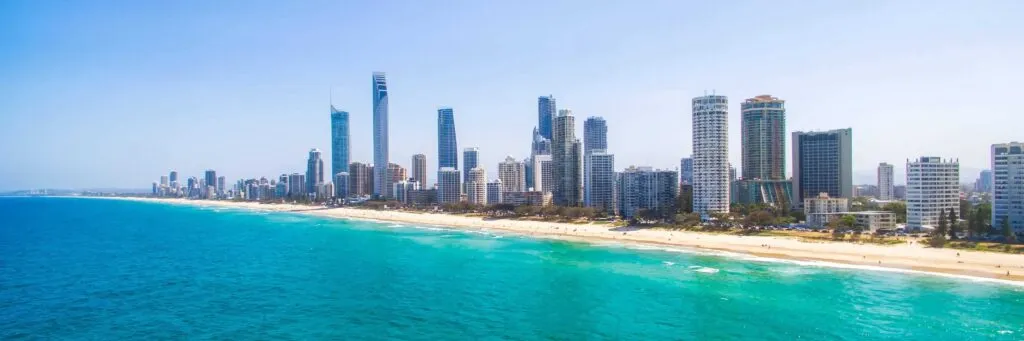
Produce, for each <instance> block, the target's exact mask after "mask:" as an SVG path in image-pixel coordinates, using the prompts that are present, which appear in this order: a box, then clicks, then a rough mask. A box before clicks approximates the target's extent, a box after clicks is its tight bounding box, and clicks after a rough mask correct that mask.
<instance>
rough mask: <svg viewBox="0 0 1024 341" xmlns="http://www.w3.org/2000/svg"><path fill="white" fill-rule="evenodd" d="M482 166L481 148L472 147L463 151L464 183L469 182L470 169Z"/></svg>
mask: <svg viewBox="0 0 1024 341" xmlns="http://www.w3.org/2000/svg"><path fill="white" fill-rule="evenodd" d="M479 166H480V148H476V147H470V148H466V149H465V150H463V151H462V183H464V184H468V183H469V177H470V171H472V170H473V168H477V167H479Z"/></svg>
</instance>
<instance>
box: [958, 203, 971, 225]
mask: <svg viewBox="0 0 1024 341" xmlns="http://www.w3.org/2000/svg"><path fill="white" fill-rule="evenodd" d="M970 211H971V202H969V201H967V199H960V219H967V215H968V212H970ZM954 221H956V220H954Z"/></svg>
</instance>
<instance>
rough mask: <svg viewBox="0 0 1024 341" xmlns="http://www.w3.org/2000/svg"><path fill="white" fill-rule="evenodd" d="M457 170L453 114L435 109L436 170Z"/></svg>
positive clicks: (449, 110)
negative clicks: (447, 168)
mask: <svg viewBox="0 0 1024 341" xmlns="http://www.w3.org/2000/svg"><path fill="white" fill-rule="evenodd" d="M445 167H450V168H453V169H456V170H458V169H459V151H458V142H457V139H456V137H455V112H454V111H453V110H452V108H441V109H437V168H438V169H441V168H445Z"/></svg>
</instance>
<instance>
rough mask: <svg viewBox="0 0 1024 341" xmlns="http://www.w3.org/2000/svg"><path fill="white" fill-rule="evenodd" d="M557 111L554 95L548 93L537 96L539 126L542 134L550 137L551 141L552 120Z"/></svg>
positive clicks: (547, 137)
mask: <svg viewBox="0 0 1024 341" xmlns="http://www.w3.org/2000/svg"><path fill="white" fill-rule="evenodd" d="M557 112H558V110H557V105H556V104H555V97H554V96H552V95H547V96H541V97H538V98H537V127H538V128H539V130H540V136H542V137H544V138H545V139H548V140H549V141H550V140H551V139H552V137H551V136H552V135H551V127H552V123H551V122H552V120H553V119H554V118H555V113H557Z"/></svg>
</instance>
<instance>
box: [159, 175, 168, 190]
mask: <svg viewBox="0 0 1024 341" xmlns="http://www.w3.org/2000/svg"><path fill="white" fill-rule="evenodd" d="M170 184H171V181H170V178H168V177H167V176H166V175H161V176H160V186H163V187H167V186H169V185H170Z"/></svg>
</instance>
